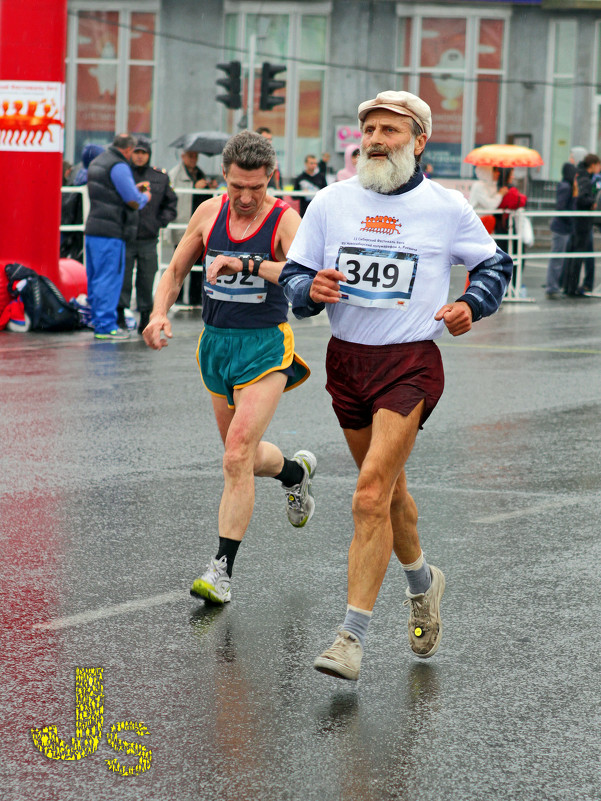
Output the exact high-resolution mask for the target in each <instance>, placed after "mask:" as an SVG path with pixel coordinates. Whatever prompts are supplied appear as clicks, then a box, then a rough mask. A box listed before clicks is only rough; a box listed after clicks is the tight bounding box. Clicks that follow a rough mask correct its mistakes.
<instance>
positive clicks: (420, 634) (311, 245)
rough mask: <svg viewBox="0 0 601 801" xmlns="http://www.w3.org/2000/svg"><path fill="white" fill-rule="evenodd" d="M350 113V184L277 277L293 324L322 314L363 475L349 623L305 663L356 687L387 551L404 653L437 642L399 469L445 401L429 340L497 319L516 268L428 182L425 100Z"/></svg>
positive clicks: (332, 384) (439, 586) (322, 197)
mask: <svg viewBox="0 0 601 801" xmlns="http://www.w3.org/2000/svg"><path fill="white" fill-rule="evenodd" d="M358 115H359V125H360V127H361V131H362V140H361V152H360V156H359V161H358V163H357V176H355V177H354V178H349V179H348V180H346V181H342V182H339V183H335V184H332V185H331V186H329V187H326V188H325V189H322V190H321V191H320V192H318V193H317V195H316V196H315V198H314V199H313V200H312V201H311V204H310V205H309V207H308V209H307V212H306V214H305V216H304V217H303V220H302V223H301V225H300V227H299V230H298V233H297V235H296V238H295V240H294V242H293V244H292V247H291V248H290V251H289V252H288V262H287V264H286V266H285V268H284V270H283V271H282V274H281V276H280V283H281V284H282V285H283V286H284V287H285V291H286V295H287V297H288V299H289V300H290V301H291V303H292V310H293V312H294V313H295V315H296V316H297V317H308V316H310V315H313V314H318V313H319V312H320V311H321V310H322V309H323V308H327V312H328V316H329V318H330V325H331V328H332V335H333V336H332V339H331V340H330V343H329V345H328V354H327V360H326V372H327V385H326V388H327V390H328V392H329V393H330V394H331V396H332V405H333V407H334V411H335V413H336V416H337V417H338V421H339V423H340V425H341V427H342V429H343V431H344V435H345V438H346V440H347V444H348V446H349V449H350V451H351V454H352V456H353V458H354V460H355V462H356V463H357V466H358V467H359V478H358V481H357V487H356V490H355V493H354V497H353V517H354V523H355V531H354V537H353V540H352V543H351V546H350V550H349V557H348V596H347V600H348V606H347V612H346V617H345V618H344V621H343V623H342V627H341V629H340V630H339V633H338V636H337V637H336V639H335V641H334V644H333V645H332V646H331V647H330V648H329V649H327V650H326V651H325V652H324V653H323V654H321V656H319V657H318V658H317V659H316V660H315V663H314V664H315V667H316V669H317V670H319V671H321V672H323V673H327V674H330V675H332V676H335V677H337V678H344V679H350V680H356V679H357V678H358V677H359V669H360V666H361V659H362V656H363V647H364V643H365V638H366V634H367V627H368V624H369V621H370V618H371V616H372V610H373V607H374V604H375V602H376V598H377V596H378V593H379V590H380V586H381V584H382V581H383V579H384V575H385V573H386V570H387V567H388V564H389V561H390V557H391V555H392V551H393V550H394V553H395V555H396V557H397V558H398V560H399V562H400V563H401V567H402V568H403V570H404V572H405V576H406V579H407V584H408V586H407V589H406V595H407V599H406V601H405V604H406V605H408V606H409V642H410V646H411V649H412V651H413V652H414V654H415V655H416V656H418V657H420V658H422V659H427V658H429V657H431V656H433V655H434V653H435V652H436V650H437V648H438V646H439V643H440V638H441V635H442V622H441V617H440V601H441V598H442V595H443V592H444V587H445V577H444V575H443V573H442V571H441V570H440V569H439V568H437V567H434V565H429V564H428V563H427V562H426V560H425V558H424V554H423V553H422V549H421V546H420V540H419V537H418V532H417V508H416V505H415V502H414V501H413V498H412V497H411V495H410V494H409V492H408V491H407V483H406V478H405V464H406V462H407V459H408V458H409V455H410V453H411V450H412V448H413V444H414V442H415V439H416V436H417V432H418V429H419V428H420V427H421V426H422V424H423V423H424V422H425V421H426V419H427V418H428V416H429V415H430V413H431V412H432V410H433V409H434V407H435V406H436V403H437V401H438V399H439V398H440V395H441V394H442V389H443V383H444V374H443V369H442V361H441V358H440V352H439V350H438V348H437V346H436V345H435V344H434V341H433V340H434V339H435V338H437V337H439V336H440V335H441V334H442V332H443V330H444V328H445V326H446V328H447V329H448V331H449V332H450V333H451V334H452V335H453V336H458V335H460V334H463V333H465V332H466V331H468V330H469V329H470V328H471V325H472V322H474V321H475V320H478V319H480V318H481V317H484V316H486V315H488V314H492V313H493V312H494V311H496V309H497V308H498V306H499V304H500V302H501V300H502V298H503V295H504V292H505V289H506V287H507V281H508V280H509V277H510V276H511V269H512V264H511V259H510V258H509V257H508V256H507V254H506V253H503V252H502V251H501V250H499V249H498V248H497V247H496V245H495V242H494V241H493V240H492V239H491V237H490V236H489V235H488V234H487V232H486V230H485V229H484V226H483V225H482V223H481V221H480V220H479V219H478V217H477V216H476V215H475V214H474V211H473V209H472V208H471V207H470V206H469V204H468V203H467V201H466V200H465V199H464V198H463V196H462V195H461V194H460V193H459V192H456V191H453V190H447V189H444V188H443V187H442V186H440V185H439V184H437V183H436V182H435V181H428V180H425V179H424V176H423V173H422V171H421V169H420V166H419V160H420V157H421V154H422V152H423V150H424V148H425V146H426V141H427V140H428V139H429V138H430V135H431V131H432V115H431V111H430V107H429V106H428V105H427V103H425V102H424V101H423V100H421V98H419V97H417V96H416V95H413V94H410V93H409V92H382V93H380V94H379V95H378V96H377V97H376V98H374V99H373V100H368V101H366V102H365V103H362V104H361V105H360V106H359V110H358ZM453 264H464V265H465V266H466V267H467V269H468V270H469V271H470V276H471V284H470V286H469V288H468V289H467V290H466V292H465V294H463V295H462V296H461V297H460V298H458V299H457V300H456V301H455V302H454V303H449V302H447V299H448V292H449V280H450V271H451V265H453ZM395 640H396V635H395V637H394V639H392V638H391V641H395ZM392 659H393V664H394V663H396V655H395V656H393V657H392Z"/></svg>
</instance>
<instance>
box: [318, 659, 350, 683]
mask: <svg viewBox="0 0 601 801" xmlns="http://www.w3.org/2000/svg"><path fill="white" fill-rule="evenodd" d="M313 667H314V668H315V670H318V671H319V672H320V673H325V674H326V675H327V676H333V677H334V678H335V679H346V681H357V679H358V678H359V671H358V670H356V671H355V670H352V669H351V668H346V667H345V666H344V665H340V664H339V663H338V662H335V661H334V660H333V659H328V658H327V656H318V657H317V659H316V660H315V662H314V663H313Z"/></svg>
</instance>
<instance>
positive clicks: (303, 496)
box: [282, 451, 317, 528]
mask: <svg viewBox="0 0 601 801" xmlns="http://www.w3.org/2000/svg"><path fill="white" fill-rule="evenodd" d="M292 459H293V460H294V461H295V462H298V463H299V464H300V466H301V467H302V468H303V471H304V473H305V475H304V477H303V479H302V481H301V483H300V484H295V485H294V486H293V487H286V486H285V485H284V484H282V487H283V488H284V492H285V493H286V512H287V513H288V520H289V521H290V522H291V523H292V525H293V526H295V527H296V528H302V527H303V526H304V525H306V524H307V523H308V522H309V520H311V518H312V517H313V512H314V511H315V499H314V498H313V495H312V494H311V479H312V478H313V476H314V475H315V469H316V467H317V459H316V458H315V456H314V455H313V454H312V453H311V451H297V452H296V453H295V454H294V456H293V457H292Z"/></svg>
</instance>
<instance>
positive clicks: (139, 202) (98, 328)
mask: <svg viewBox="0 0 601 801" xmlns="http://www.w3.org/2000/svg"><path fill="white" fill-rule="evenodd" d="M135 144H136V140H135V139H134V137H133V136H131V135H130V134H119V135H118V136H116V137H115V139H114V140H113V143H112V145H110V146H109V147H108V148H107V150H105V152H104V153H101V154H100V155H99V156H97V157H96V158H95V159H94V160H93V161H92V162H91V164H90V166H89V167H88V191H89V194H90V213H89V215H88V218H87V220H86V228H85V234H86V272H87V277H88V302H89V304H90V307H91V309H92V325H93V327H94V337H95V339H100V340H122V339H127V338H128V337H129V332H128V331H123V330H121V329H120V328H119V326H118V325H117V305H118V303H119V295H120V294H121V287H122V285H123V274H124V271H125V242H126V240H127V239H135V237H136V233H137V229H138V210H139V209H143V208H144V206H145V205H146V204H147V203H148V201H149V200H150V189H149V188H148V187H145V186H136V184H135V183H134V178H133V174H132V171H131V167H130V165H129V160H130V158H131V156H132V153H133V151H134V147H135Z"/></svg>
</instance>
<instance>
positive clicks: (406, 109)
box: [357, 92, 432, 139]
mask: <svg viewBox="0 0 601 801" xmlns="http://www.w3.org/2000/svg"><path fill="white" fill-rule="evenodd" d="M378 108H384V109H386V110H387V111H394V112H395V114H402V115H403V116H405V117H411V119H412V120H415V121H416V123H417V124H418V125H419V127H420V128H421V129H422V131H423V132H424V133H425V134H426V136H427V137H428V139H429V138H430V136H431V134H432V111H431V110H430V106H429V105H428V104H427V103H426V102H425V101H424V100H422V99H421V97H418V96H417V95H412V94H411V92H380V94H379V95H378V96H377V97H375V98H374V99H373V100H366V101H365V102H364V103H361V105H360V106H359V109H358V111H357V114H358V115H359V123H360V124H361V127H363V120H364V119H365V117H366V115H367V114H368V113H369V112H370V111H374V110H375V109H378Z"/></svg>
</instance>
